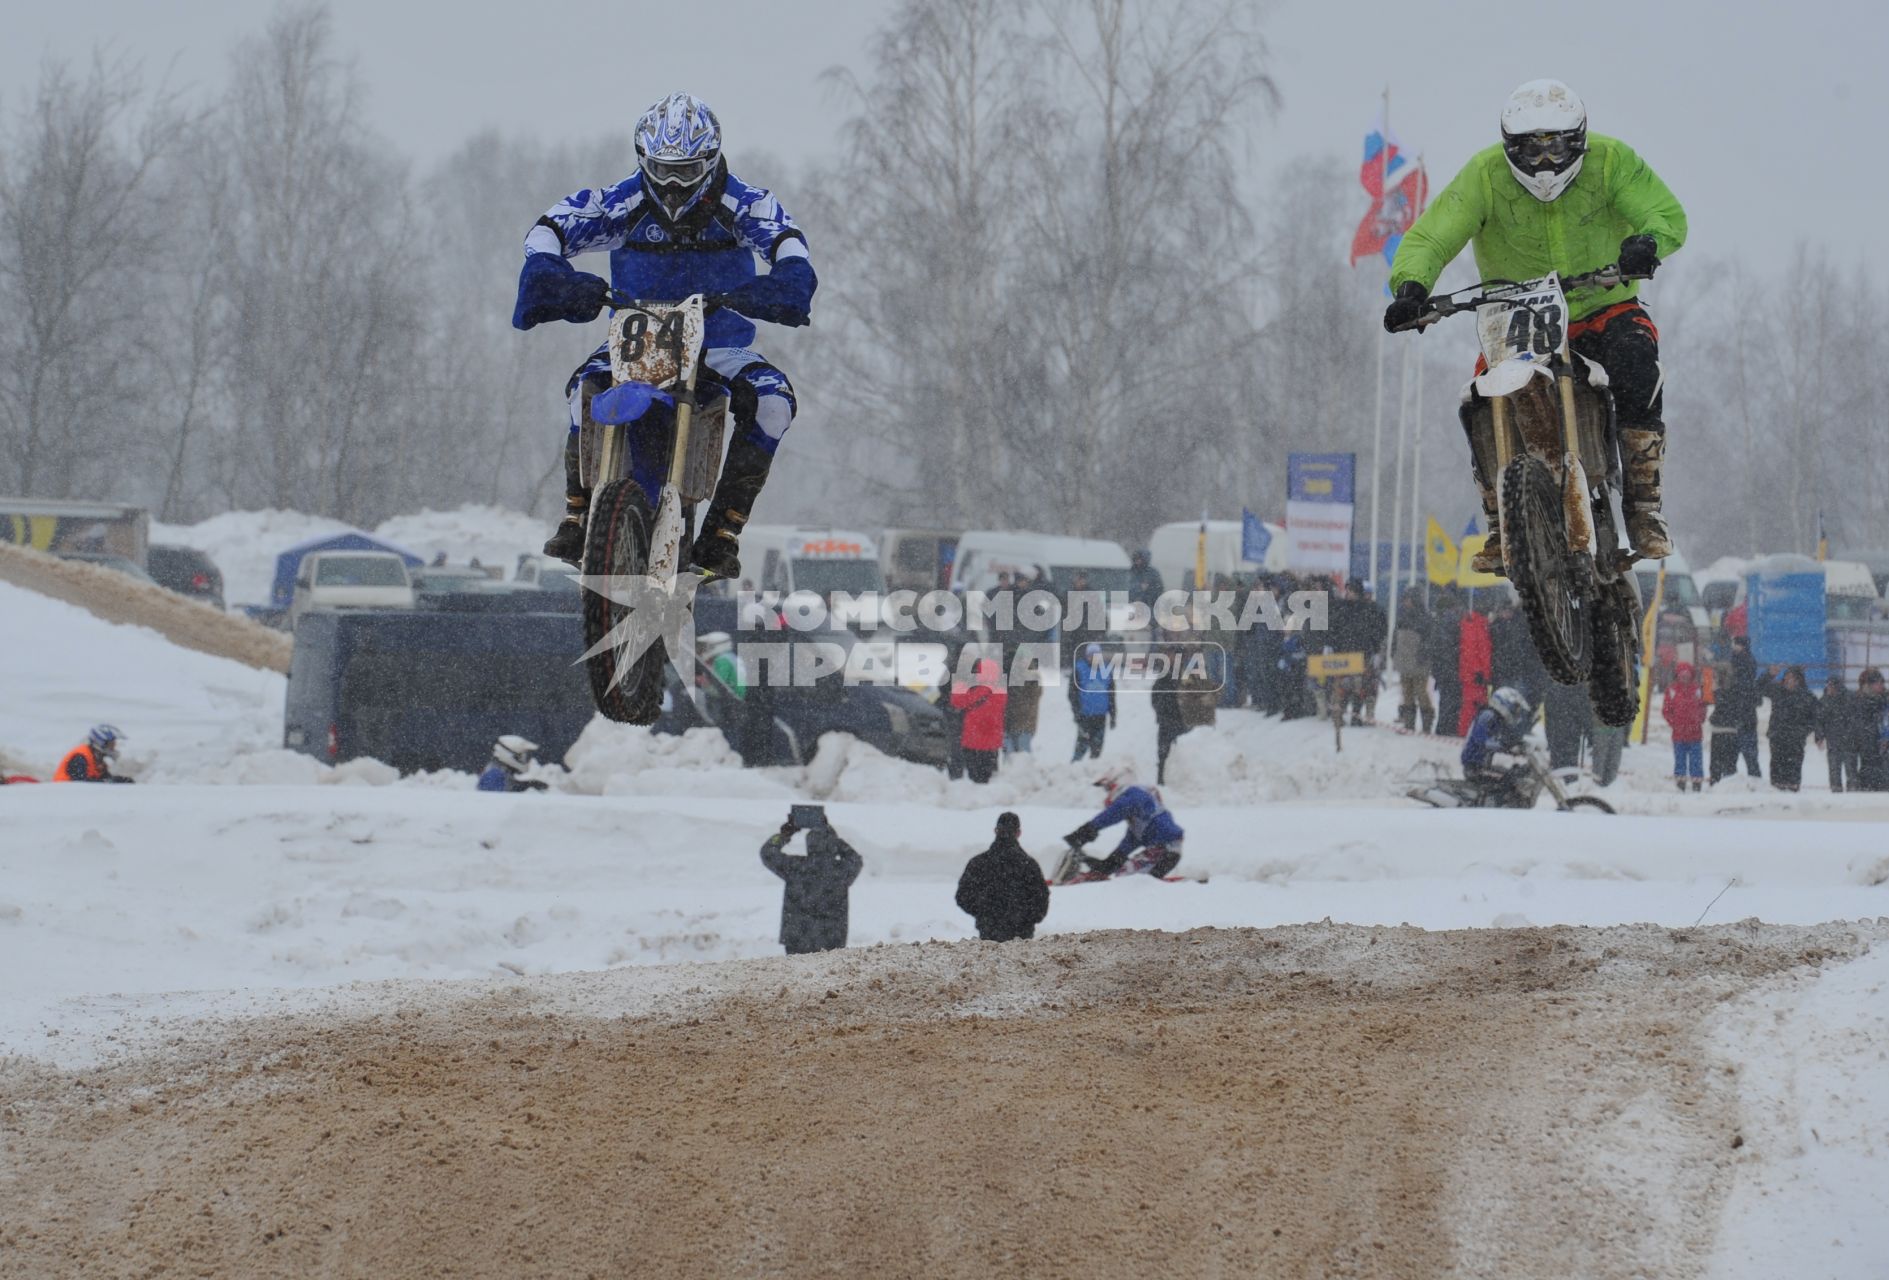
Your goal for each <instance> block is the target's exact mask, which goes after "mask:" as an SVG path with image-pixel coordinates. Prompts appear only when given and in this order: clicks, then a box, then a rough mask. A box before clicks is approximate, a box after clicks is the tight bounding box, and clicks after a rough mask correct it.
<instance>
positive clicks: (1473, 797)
mask: <svg viewBox="0 0 1889 1280" xmlns="http://www.w3.org/2000/svg"><path fill="white" fill-rule="evenodd" d="M1430 768H1432V769H1433V770H1435V774H1436V776H1435V777H1434V778H1431V779H1428V780H1427V781H1424V782H1423V783H1421V784H1420V785H1418V786H1414V787H1412V788H1411V789H1410V790H1409V791H1407V792H1405V794H1406V795H1408V796H1409V797H1410V798H1411V799H1412V800H1421V801H1422V802H1423V803H1425V804H1427V805H1430V806H1431V807H1432V808H1436V809H1533V808H1534V807H1535V805H1536V804H1537V803H1538V802H1539V801H1540V799H1541V795H1542V792H1544V791H1545V792H1547V793H1548V796H1549V798H1550V799H1552V800H1553V801H1554V807H1555V808H1556V809H1557V810H1558V811H1559V812H1561V813H1612V812H1613V811H1614V807H1613V806H1612V805H1610V804H1608V803H1607V802H1606V801H1605V800H1602V799H1601V798H1600V797H1599V796H1573V795H1569V794H1568V787H1567V784H1568V781H1569V780H1570V778H1563V777H1562V776H1560V775H1558V774H1556V773H1555V771H1554V770H1553V769H1550V768H1549V767H1548V757H1547V756H1546V755H1544V754H1543V753H1542V749H1541V748H1540V747H1538V746H1536V745H1535V744H1534V743H1532V742H1531V743H1527V744H1525V750H1524V753H1523V755H1522V760H1521V764H1520V766H1519V767H1518V769H1517V770H1516V771H1515V772H1513V773H1511V774H1510V776H1509V780H1508V785H1507V787H1506V788H1503V787H1502V786H1501V785H1500V784H1497V783H1492V782H1478V781H1476V780H1474V779H1471V778H1458V777H1451V776H1450V775H1449V774H1448V773H1447V772H1446V767H1445V766H1443V765H1439V764H1434V763H1432V764H1431V765H1430ZM1570 777H1571V776H1570Z"/></svg>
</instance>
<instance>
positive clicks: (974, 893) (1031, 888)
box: [958, 813, 1049, 942]
mask: <svg viewBox="0 0 1889 1280" xmlns="http://www.w3.org/2000/svg"><path fill="white" fill-rule="evenodd" d="M1022 834H1023V822H1022V820H1021V819H1019V818H1018V817H1017V815H1016V814H1014V813H1001V814H998V815H997V838H996V839H995V840H993V841H991V846H990V848H988V849H986V850H984V852H982V853H980V854H978V855H977V856H976V857H975V858H972V859H971V860H970V861H969V862H968V863H966V864H965V866H964V874H963V875H962V876H960V877H959V878H958V909H959V910H961V911H963V912H964V913H965V914H966V915H968V916H970V917H971V919H972V920H974V921H976V922H977V936H978V937H980V938H982V939H983V940H984V941H986V942H1010V941H1012V940H1013V939H1016V938H1032V937H1035V936H1036V926H1037V925H1039V924H1041V923H1042V922H1043V917H1044V916H1046V915H1048V914H1049V882H1048V881H1047V880H1045V879H1043V868H1042V867H1041V866H1039V865H1038V864H1037V861H1036V859H1035V858H1032V857H1031V856H1030V855H1029V852H1028V851H1027V850H1026V849H1024V847H1023V846H1022V845H1021V844H1019V843H1018V837H1019V836H1021V835H1022Z"/></svg>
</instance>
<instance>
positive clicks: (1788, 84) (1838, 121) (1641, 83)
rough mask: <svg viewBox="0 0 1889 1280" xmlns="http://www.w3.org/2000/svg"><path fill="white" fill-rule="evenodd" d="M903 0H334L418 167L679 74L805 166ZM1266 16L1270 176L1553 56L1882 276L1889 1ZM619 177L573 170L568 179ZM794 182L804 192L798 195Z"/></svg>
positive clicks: (213, 50)
mask: <svg viewBox="0 0 1889 1280" xmlns="http://www.w3.org/2000/svg"><path fill="white" fill-rule="evenodd" d="M888 7H889V6H888V5H887V4H886V3H884V2H883V0H801V3H799V4H794V5H784V4H780V3H777V2H774V0H726V2H722V3H709V2H704V0H693V2H686V3H685V2H679V0H665V2H664V3H659V4H658V3H638V2H634V0H627V2H619V3H616V4H613V5H607V6H603V7H601V8H592V9H589V10H585V11H583V13H582V14H581V16H576V17H574V18H573V17H571V16H569V15H570V14H572V13H574V12H575V11H568V10H566V11H559V10H555V9H553V10H544V9H542V8H540V9H537V10H535V11H534V10H533V9H531V8H530V7H528V6H521V5H519V4H516V3H505V4H497V3H492V2H491V0H460V2H459V3H457V4H452V5H447V4H442V3H439V2H438V0H331V3H330V8H331V10H332V12H333V14H334V18H335V34H336V37H337V43H338V45H339V47H340V50H341V51H342V52H343V53H344V54H346V55H347V56H350V57H352V58H354V59H355V60H356V65H357V67H358V69H359V72H360V75H361V78H362V80H363V81H364V83H365V85H366V88H367V91H368V106H369V112H370V115H371V117H372V119H373V121H374V123H375V126H376V127H377V129H378V130H379V131H380V132H381V133H382V134H383V135H384V136H386V137H387V138H388V139H390V140H391V141H392V142H393V143H395V144H396V145H397V146H399V147H400V148H401V149H402V150H403V151H405V152H406V153H407V154H408V155H409V156H410V157H412V158H413V159H415V160H416V161H419V162H421V163H422V164H424V163H425V162H427V161H429V160H432V159H435V158H437V157H439V156H441V155H443V154H445V153H446V152H448V151H450V150H451V149H452V148H453V147H454V146H455V145H456V144H458V143H459V142H460V141H462V140H463V139H464V138H466V137H467V136H468V135H470V134H472V133H474V132H476V131H477V130H479V129H482V128H486V127H495V128H498V129H500V130H502V131H505V132H508V133H518V134H524V135H528V136H546V137H550V136H569V137H578V136H583V135H586V134H593V133H596V132H600V131H602V129H603V128H605V127H608V126H610V125H616V126H627V125H628V123H629V122H630V121H631V120H633V118H634V117H635V116H636V115H637V114H639V113H640V111H641V109H642V108H643V107H644V106H646V105H647V104H648V103H649V102H650V101H652V100H654V99H655V98H657V97H659V96H661V95H662V94H663V93H666V92H669V91H670V90H672V89H673V88H682V87H687V88H688V89H690V90H691V91H692V92H695V93H697V94H699V95H701V96H702V97H704V98H706V99H707V100H708V101H709V102H710V104H711V105H713V106H714V107H715V108H716V110H717V112H718V113H719V114H720V116H721V119H722V124H723V128H724V130H725V132H726V133H727V134H728V136H729V138H730V143H729V145H730V148H731V150H732V151H735V152H736V153H737V154H738V153H739V151H740V149H742V148H744V147H750V146H751V147H757V148H760V149H764V150H766V151H769V152H772V153H774V154H777V155H779V156H781V157H782V158H783V159H786V160H787V161H789V162H790V163H794V164H798V163H800V162H804V161H809V160H813V159H815V158H817V157H818V156H820V155H821V154H822V153H823V152H825V151H826V150H828V149H829V148H830V147H831V145H832V144H833V140H834V136H835V130H836V128H837V125H838V123H839V118H840V116H841V114H842V108H841V107H840V106H839V104H837V103H836V102H835V101H834V100H833V97H832V95H831V92H830V91H829V89H828V88H827V87H826V86H824V85H822V84H821V83H820V81H819V75H820V72H821V71H823V70H825V69H826V68H828V67H830V66H833V65H835V64H850V65H852V66H855V67H858V66H861V65H863V60H864V54H865V51H866V46H867V43H868V39H869V36H870V33H871V31H872V28H873V27H874V26H875V25H876V23H877V22H878V20H879V18H880V16H881V15H882V14H883V13H884V12H885V11H886V10H887V8H888ZM264 12H265V11H264V9H263V6H261V5H259V4H256V3H253V0H191V2H190V3H160V2H155V0H84V3H81V4H65V5H44V4H40V5H16V6H13V9H12V12H10V13H9V15H8V17H7V20H6V29H7V34H6V39H5V40H4V41H0V88H3V91H4V93H5V97H6V100H7V106H8V107H9V108H13V107H17V105H18V104H19V102H20V101H21V98H22V96H23V94H24V93H25V92H26V91H27V90H28V89H29V88H30V86H31V84H32V83H33V80H34V79H35V78H36V75H37V71H38V63H39V60H40V59H41V58H42V57H43V56H45V55H47V54H51V55H53V56H55V57H66V58H83V57H85V56H87V55H88V54H89V51H90V50H91V48H92V47H93V46H94V45H96V44H99V43H105V42H108V43H110V44H111V46H112V47H113V48H115V49H117V50H119V51H122V52H125V53H128V54H130V55H131V56H133V57H135V58H137V59H140V60H142V61H143V63H144V64H145V66H146V69H147V73H148V75H149V76H150V78H152V79H155V78H157V76H158V75H160V74H162V73H163V72H164V71H165V70H166V69H167V68H168V69H169V75H170V79H171V82H172V83H173V84H181V85H187V86H191V87H195V88H200V89H202V90H204V91H212V90H214V89H216V88H217V87H219V86H220V85H221V83H222V81H223V78H224V75H225V68H226V65H227V51H228V46H229V44H230V42H231V40H232V38H233V37H234V36H235V35H237V34H238V33H247V32H251V31H253V30H255V29H257V28H258V27H259V26H260V25H261V23H262V22H263V20H264V18H263V15H264ZM560 12H563V13H564V14H565V15H566V16H564V17H557V16H552V15H557V14H559V13H560ZM1266 26H1267V30H1268V32H1269V37H1270V41H1271V46H1272V54H1273V70H1274V74H1275V76H1276V78H1277V81H1278V84H1279V88H1280V91H1281V94H1282V95H1283V98H1284V103H1283V107H1282V109H1281V111H1280V112H1279V114H1278V115H1277V117H1276V118H1273V119H1271V120H1268V121H1265V122H1263V123H1260V122H1256V125H1255V128H1254V130H1253V133H1252V138H1251V145H1250V149H1249V152H1248V157H1249V158H1248V163H1249V164H1250V166H1251V174H1250V186H1251V188H1252V189H1255V190H1260V189H1263V186H1264V182H1265V179H1266V177H1267V175H1268V174H1269V173H1270V172H1272V171H1273V170H1274V169H1275V168H1276V166H1278V165H1279V164H1280V163H1282V162H1283V161H1285V160H1286V159H1289V158H1291V157H1293V156H1296V155H1299V154H1303V153H1308V152H1322V153H1325V154H1329V155H1334V156H1339V157H1342V158H1345V159H1353V158H1355V157H1357V156H1358V155H1359V153H1360V146H1361V136H1362V133H1363V131H1364V128H1365V126H1366V125H1367V124H1368V123H1369V121H1370V119H1371V118H1372V116H1373V114H1374V112H1375V110H1376V106H1377V99H1378V96H1379V95H1380V94H1381V93H1382V92H1383V90H1384V87H1385V86H1386V85H1387V84H1388V85H1389V86H1391V90H1392V95H1393V97H1392V125H1393V127H1394V129H1395V130H1396V132H1397V133H1398V134H1399V135H1400V136H1401V137H1402V139H1403V141H1404V143H1405V144H1406V145H1407V146H1408V147H1410V148H1411V149H1412V150H1421V151H1422V152H1423V153H1424V155H1425V157H1426V159H1427V161H1428V163H1429V166H1430V169H1431V173H1432V177H1433V181H1434V182H1435V183H1436V184H1437V185H1439V186H1440V185H1441V184H1442V183H1443V182H1445V181H1447V180H1448V178H1449V177H1450V175H1452V174H1453V173H1454V172H1455V171H1456V169H1457V167H1458V166H1460V165H1461V164H1462V162H1463V161H1464V160H1465V159H1466V158H1467V157H1468V156H1469V155H1470V154H1471V153H1472V152H1473V151H1475V150H1476V149H1477V148H1479V147H1482V146H1485V145H1487V144H1488V143H1490V142H1492V141H1494V140H1495V138H1496V117H1497V113H1498V111H1499V110H1500V107H1501V104H1502V101H1503V99H1504V98H1505V97H1506V96H1507V94H1508V91H1509V90H1510V89H1512V88H1513V87H1514V86H1515V85H1516V84H1517V83H1519V82H1520V81H1522V80H1526V79H1530V78H1533V77H1536V76H1543V75H1552V76H1556V77H1559V78H1561V79H1564V80H1566V81H1568V82H1569V83H1570V84H1571V85H1573V86H1574V88H1575V89H1576V90H1577V91H1578V92H1579V93H1580V94H1581V95H1582V96H1583V97H1584V98H1585V99H1586V100H1587V104H1588V111H1589V114H1590V116H1591V119H1592V122H1593V128H1594V129H1595V130H1596V131H1597V132H1602V133H1610V134H1614V135H1616V136H1619V137H1622V138H1625V139H1626V140H1627V141H1629V142H1630V143H1631V144H1632V145H1633V146H1634V147H1636V148H1637V149H1638V150H1639V151H1640V152H1641V153H1642V154H1643V155H1645V156H1646V157H1647V159H1648V160H1649V161H1650V162H1651V163H1652V164H1653V165H1654V167H1655V168H1656V169H1657V170H1658V171H1659V172H1660V173H1661V175H1662V176H1664V177H1665V178H1666V180H1667V181H1668V182H1669V183H1670V184H1671V186H1672V187H1673V189H1674V191H1675V192H1676V193H1677V194H1678V196H1679V198H1680V199H1681V200H1682V201H1683V202H1684V203H1685V205H1686V208H1687V213H1688V215H1689V216H1690V218H1691V223H1692V238H1691V241H1690V252H1691V253H1692V254H1699V255H1707V254H1709V255H1712V256H1715V257H1716V256H1730V255H1733V254H1739V255H1742V256H1743V257H1744V258H1745V260H1746V261H1747V262H1750V263H1751V264H1752V265H1754V266H1758V267H1761V268H1765V269H1771V268H1775V267H1778V266H1780V265H1782V263H1783V262H1784V260H1785V259H1786V257H1787V255H1788V254H1789V252H1790V249H1791V247H1792V245H1793V244H1794V243H1795V242H1796V241H1798V240H1800V239H1802V240H1807V241H1811V242H1821V243H1822V244H1824V245H1826V246H1828V248H1829V249H1830V250H1831V251H1832V252H1833V253H1834V254H1836V255H1838V256H1839V257H1840V258H1841V259H1843V260H1848V261H1855V262H1858V263H1861V264H1865V265H1867V267H1868V268H1869V269H1870V271H1871V272H1872V274H1874V275H1875V276H1877V277H1878V278H1881V277H1882V276H1883V275H1884V274H1885V268H1889V245H1886V244H1885V241H1884V238H1883V237H1882V235H1881V234H1879V232H1878V229H1877V225H1876V219H1877V216H1878V215H1879V213H1880V211H1881V210H1883V209H1884V208H1885V207H1889V189H1886V188H1889V180H1886V179H1885V177H1884V173H1885V169H1884V166H1883V164H1882V163H1881V161H1880V160H1879V159H1877V158H1876V157H1878V156H1879V155H1880V153H1881V152H1882V149H1883V148H1882V144H1881V141H1880V137H1881V131H1882V129H1883V117H1884V114H1885V104H1884V101H1883V96H1884V95H1883V88H1882V86H1883V83H1884V77H1883V74H1882V66H1881V64H1882V61H1883V58H1884V52H1885V50H1889V6H1884V5H1882V4H1880V3H1865V2H1864V0H1816V2H1815V3H1811V4H1800V5H1795V6H1784V5H1775V4H1761V3H1757V2H1756V0H1744V2H1743V3H1739V2H1738V0H1734V2H1733V3H1730V4H1727V3H1724V0H1662V3H1659V4H1647V3H1644V2H1643V0H1642V2H1635V3H1620V2H1616V0H1584V2H1583V3H1581V4H1580V5H1578V6H1557V7H1545V6H1535V5H1522V6H1498V5H1492V4H1490V3H1488V0H1475V2H1472V0H1428V2H1427V3H1423V4H1410V3H1401V4H1394V5H1393V4H1381V5H1380V4H1370V5H1365V4H1344V5H1340V4H1331V3H1318V2H1317V0H1277V2H1276V3H1275V4H1274V5H1273V6H1272V8H1271V12H1270V16H1269V17H1268V18H1267V20H1266ZM680 68H688V69H689V70H688V71H687V72H684V71H682V70H680ZM627 163H628V161H627V158H626V165H627ZM626 171H627V170H626ZM620 176H621V175H620V174H605V175H598V174H574V175H572V178H573V181H572V184H571V185H572V186H573V187H576V186H579V185H583V184H585V183H589V182H594V181H607V180H612V179H614V178H616V177H620ZM782 195H783V196H784V198H785V200H786V203H787V204H788V207H789V208H791V207H792V193H791V192H783V193H782ZM1359 200H1360V212H1362V201H1363V197H1362V194H1360V197H1359ZM824 248H825V251H826V252H829V253H831V252H835V251H836V250H838V247H837V246H831V247H824Z"/></svg>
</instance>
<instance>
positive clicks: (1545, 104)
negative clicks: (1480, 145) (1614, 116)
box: [1502, 80, 1587, 203]
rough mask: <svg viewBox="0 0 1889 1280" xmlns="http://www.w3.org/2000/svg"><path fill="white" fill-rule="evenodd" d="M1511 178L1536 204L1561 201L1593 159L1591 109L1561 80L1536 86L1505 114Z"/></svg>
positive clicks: (1519, 94) (1513, 98)
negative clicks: (1588, 157)
mask: <svg viewBox="0 0 1889 1280" xmlns="http://www.w3.org/2000/svg"><path fill="white" fill-rule="evenodd" d="M1502 151H1503V154H1504V155H1505V156H1507V157H1508V162H1509V172H1511V173H1513V174H1514V175H1515V180H1516V181H1517V182H1519V183H1521V184H1522V186H1523V187H1525V188H1526V189H1527V191H1528V193H1529V194H1530V195H1532V196H1534V197H1535V199H1537V200H1540V201H1543V202H1544V203H1546V202H1547V201H1550V200H1553V199H1555V198H1556V197H1557V196H1559V195H1560V194H1561V193H1562V192H1563V191H1566V190H1567V189H1568V184H1569V183H1571V182H1573V181H1574V179H1575V176H1576V175H1578V174H1579V173H1580V172H1581V161H1582V159H1583V158H1584V157H1585V156H1586V155H1587V107H1586V105H1585V104H1583V103H1582V101H1581V99H1580V97H1579V96H1578V95H1577V94H1576V93H1575V92H1574V90H1572V89H1570V88H1568V87H1567V86H1566V85H1565V84H1562V83H1561V82H1560V81H1559V80H1530V81H1529V82H1528V83H1527V84H1525V85H1523V86H1522V87H1521V88H1519V89H1517V90H1516V91H1515V92H1514V93H1512V94H1510V95H1509V100H1508V102H1507V103H1506V104H1504V106H1503V108H1502Z"/></svg>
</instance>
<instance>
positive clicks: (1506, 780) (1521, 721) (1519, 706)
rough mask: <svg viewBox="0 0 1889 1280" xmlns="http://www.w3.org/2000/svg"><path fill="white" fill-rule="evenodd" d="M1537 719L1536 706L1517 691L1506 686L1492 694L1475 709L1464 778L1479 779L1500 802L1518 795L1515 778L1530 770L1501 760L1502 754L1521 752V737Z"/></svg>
mask: <svg viewBox="0 0 1889 1280" xmlns="http://www.w3.org/2000/svg"><path fill="white" fill-rule="evenodd" d="M1534 719H1535V709H1534V708H1533V707H1531V706H1529V704H1528V699H1527V698H1524V697H1523V696H1522V695H1521V694H1520V693H1519V692H1518V691H1516V690H1514V689H1510V688H1508V687H1506V686H1504V687H1503V688H1500V689H1497V690H1496V691H1495V692H1494V693H1492V694H1490V695H1489V705H1488V706H1486V707H1484V708H1483V709H1482V710H1480V711H1478V712H1477V713H1476V718H1475V720H1474V721H1473V722H1471V724H1470V726H1469V736H1468V738H1467V739H1466V740H1465V741H1464V742H1463V755H1462V760H1463V778H1464V780H1465V781H1468V782H1474V783H1478V784H1480V785H1481V786H1483V787H1484V788H1485V789H1486V790H1487V791H1488V793H1489V796H1490V799H1491V800H1492V801H1493V802H1494V803H1495V804H1497V805H1506V804H1508V803H1509V802H1510V800H1511V799H1512V798H1513V797H1514V795H1515V783H1516V779H1517V778H1518V777H1519V776H1521V775H1523V774H1526V773H1527V772H1528V767H1527V766H1526V765H1524V764H1521V763H1511V764H1498V763H1497V758H1498V757H1501V756H1518V755H1520V754H1521V753H1522V750H1523V748H1522V739H1523V737H1524V736H1525V735H1526V734H1527V733H1528V726H1529V725H1530V724H1531V723H1532V722H1533V721H1534Z"/></svg>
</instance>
